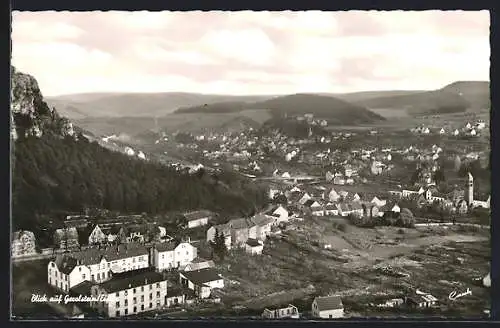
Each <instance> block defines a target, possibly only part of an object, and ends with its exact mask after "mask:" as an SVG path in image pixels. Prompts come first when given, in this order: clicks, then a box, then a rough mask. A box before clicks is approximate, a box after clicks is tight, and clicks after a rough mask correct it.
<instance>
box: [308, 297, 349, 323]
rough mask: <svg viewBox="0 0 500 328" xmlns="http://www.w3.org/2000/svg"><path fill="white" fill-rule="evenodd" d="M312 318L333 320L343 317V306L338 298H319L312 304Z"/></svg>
mask: <svg viewBox="0 0 500 328" xmlns="http://www.w3.org/2000/svg"><path fill="white" fill-rule="evenodd" d="M312 316H313V317H314V318H322V319H334V318H343V317H344V305H343V304H342V299H341V298H340V297H339V296H319V297H316V298H315V299H314V301H313V302H312Z"/></svg>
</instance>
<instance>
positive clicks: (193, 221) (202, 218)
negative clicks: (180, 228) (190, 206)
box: [184, 210, 213, 229]
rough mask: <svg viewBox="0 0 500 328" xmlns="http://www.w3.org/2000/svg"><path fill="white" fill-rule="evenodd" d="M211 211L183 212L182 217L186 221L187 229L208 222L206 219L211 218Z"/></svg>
mask: <svg viewBox="0 0 500 328" xmlns="http://www.w3.org/2000/svg"><path fill="white" fill-rule="evenodd" d="M212 216H213V215H212V212H210V211H206V210H201V211H194V212H189V213H185V214H184V217H185V218H186V220H187V223H188V229H192V228H196V227H201V226H204V225H207V224H208V221H209V220H211V219H212Z"/></svg>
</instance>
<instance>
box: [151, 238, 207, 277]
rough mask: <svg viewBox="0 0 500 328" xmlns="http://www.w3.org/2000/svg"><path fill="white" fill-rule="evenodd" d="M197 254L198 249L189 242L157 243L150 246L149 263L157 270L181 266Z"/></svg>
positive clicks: (189, 261)
mask: <svg viewBox="0 0 500 328" xmlns="http://www.w3.org/2000/svg"><path fill="white" fill-rule="evenodd" d="M197 256H198V249H197V248H196V247H194V246H193V245H191V244H190V243H178V244H177V243H175V242H168V243H159V244H157V245H154V246H153V247H152V248H151V260H152V263H151V264H152V266H154V267H155V268H156V270H158V271H163V270H171V269H174V268H179V267H183V266H185V265H187V264H188V263H191V262H192V261H193V260H194V259H195V258H196V257H197Z"/></svg>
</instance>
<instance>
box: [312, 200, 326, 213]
mask: <svg viewBox="0 0 500 328" xmlns="http://www.w3.org/2000/svg"><path fill="white" fill-rule="evenodd" d="M311 200H312V199H311ZM309 208H310V209H311V214H312V215H314V216H323V215H325V211H324V209H323V206H322V205H321V204H320V203H318V202H317V201H313V203H312V204H311V205H309Z"/></svg>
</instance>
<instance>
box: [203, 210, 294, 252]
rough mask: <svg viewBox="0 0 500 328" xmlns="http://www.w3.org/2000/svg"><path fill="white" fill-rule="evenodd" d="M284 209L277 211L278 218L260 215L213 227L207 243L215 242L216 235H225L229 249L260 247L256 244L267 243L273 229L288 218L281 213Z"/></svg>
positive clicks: (209, 232)
mask: <svg viewBox="0 0 500 328" xmlns="http://www.w3.org/2000/svg"><path fill="white" fill-rule="evenodd" d="M282 209H283V208H280V209H279V210H277V211H276V214H275V215H276V216H269V215H264V214H259V215H255V216H253V217H251V218H239V219H233V220H230V221H229V222H227V223H226V224H219V225H215V226H212V227H210V228H209V229H208V230H207V241H208V242H213V241H214V240H215V236H216V234H223V235H224V240H225V244H226V247H227V249H231V248H233V247H236V248H241V247H246V245H248V246H249V247H251V248H253V247H260V245H261V243H259V245H257V244H256V242H257V243H258V241H260V242H263V241H265V240H266V238H267V237H268V236H269V235H270V234H271V228H272V227H273V226H276V225H277V224H279V222H280V220H281V219H282V218H284V217H285V216H286V218H287V217H288V214H284V213H281V212H282ZM249 240H250V241H249ZM248 241H249V243H247V242H248ZM247 248H248V247H247Z"/></svg>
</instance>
